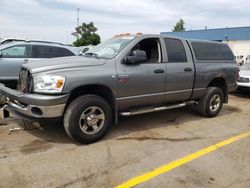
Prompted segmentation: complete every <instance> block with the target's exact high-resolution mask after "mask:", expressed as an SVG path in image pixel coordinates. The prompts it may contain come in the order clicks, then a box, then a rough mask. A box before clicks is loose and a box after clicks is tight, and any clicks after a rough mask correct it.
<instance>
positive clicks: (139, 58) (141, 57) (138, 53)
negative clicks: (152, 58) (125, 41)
mask: <svg viewBox="0 0 250 188" xmlns="http://www.w3.org/2000/svg"><path fill="white" fill-rule="evenodd" d="M145 61H147V54H146V52H145V51H143V50H135V51H133V52H132V54H131V55H129V56H127V57H125V58H124V60H123V63H124V64H128V65H130V64H137V63H141V62H145Z"/></svg>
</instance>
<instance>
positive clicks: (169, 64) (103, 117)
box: [0, 35, 238, 143]
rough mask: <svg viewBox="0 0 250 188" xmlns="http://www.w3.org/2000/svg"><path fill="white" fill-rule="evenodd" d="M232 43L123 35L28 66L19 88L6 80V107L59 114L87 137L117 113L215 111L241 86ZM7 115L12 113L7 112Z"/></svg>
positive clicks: (98, 134) (43, 115)
mask: <svg viewBox="0 0 250 188" xmlns="http://www.w3.org/2000/svg"><path fill="white" fill-rule="evenodd" d="M237 74H238V68H237V65H236V61H235V59H234V55H233V53H232V51H231V50H230V48H229V47H228V45H227V44H224V43H219V42H210V41H198V40H184V39H178V38H174V37H170V36H164V35H120V36H116V37H113V38H112V39H110V40H108V41H106V42H104V43H101V44H100V45H98V46H96V47H93V48H92V49H91V50H89V51H88V52H87V53H86V54H85V55H84V56H79V57H64V58H55V59H47V60H43V61H37V62H34V63H27V64H24V65H23V66H22V69H21V72H20V78H19V82H20V83H19V84H20V87H19V90H13V89H10V88H8V87H5V86H4V85H1V86H0V92H1V94H2V95H3V96H5V97H6V98H7V102H6V105H5V110H4V111H5V112H11V113H12V114H14V115H16V116H20V117H22V118H25V119H31V120H34V121H37V122H41V121H45V122H46V121H48V120H50V119H54V118H59V119H61V120H63V124H64V127H65V130H66V132H67V134H68V135H69V136H70V137H71V138H72V139H74V140H76V141H78V142H81V143H92V142H95V141H97V140H99V139H101V138H102V137H103V136H104V135H105V134H106V133H107V131H108V129H109V127H110V126H111V125H112V124H113V123H117V122H118V117H119V115H121V116H132V115H137V114H142V113H148V112H154V111H160V110H166V109H172V108H179V107H183V106H186V105H188V104H190V105H193V106H194V108H196V109H197V110H198V111H199V112H200V113H201V114H203V115H204V116H206V117H214V116H216V115H217V114H218V113H219V112H220V110H221V108H222V105H223V103H227V102H228V93H229V92H230V91H233V90H234V89H235V85H236V80H237ZM5 114H7V113H5Z"/></svg>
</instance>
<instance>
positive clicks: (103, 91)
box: [65, 84, 118, 123]
mask: <svg viewBox="0 0 250 188" xmlns="http://www.w3.org/2000/svg"><path fill="white" fill-rule="evenodd" d="M86 94H93V95H97V96H99V97H102V98H103V99H105V100H106V101H107V102H108V103H109V104H110V106H111V108H112V112H113V114H114V116H113V117H114V122H115V123H117V121H118V112H117V104H116V99H115V95H114V93H113V91H112V90H111V89H110V88H109V87H107V86H105V85H99V84H91V85H83V86H79V87H77V88H75V89H73V90H72V91H71V94H70V97H69V99H68V101H67V104H66V107H65V109H66V108H67V106H68V105H69V104H70V103H71V102H72V101H73V100H74V99H76V98H77V97H79V96H82V95H86Z"/></svg>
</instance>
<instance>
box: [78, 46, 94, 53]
mask: <svg viewBox="0 0 250 188" xmlns="http://www.w3.org/2000/svg"><path fill="white" fill-rule="evenodd" d="M93 47H94V46H92V45H89V46H81V47H80V48H81V51H80V55H84V54H85V53H86V52H88V51H89V50H90V49H91V48H93Z"/></svg>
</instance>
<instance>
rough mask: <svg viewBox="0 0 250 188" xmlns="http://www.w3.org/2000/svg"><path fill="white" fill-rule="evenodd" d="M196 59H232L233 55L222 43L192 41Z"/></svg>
mask: <svg viewBox="0 0 250 188" xmlns="http://www.w3.org/2000/svg"><path fill="white" fill-rule="evenodd" d="M192 48H193V50H194V53H195V56H196V59H197V60H233V59H234V55H233V53H232V52H231V50H230V48H229V46H228V45H225V44H223V43H208V42H192Z"/></svg>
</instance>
